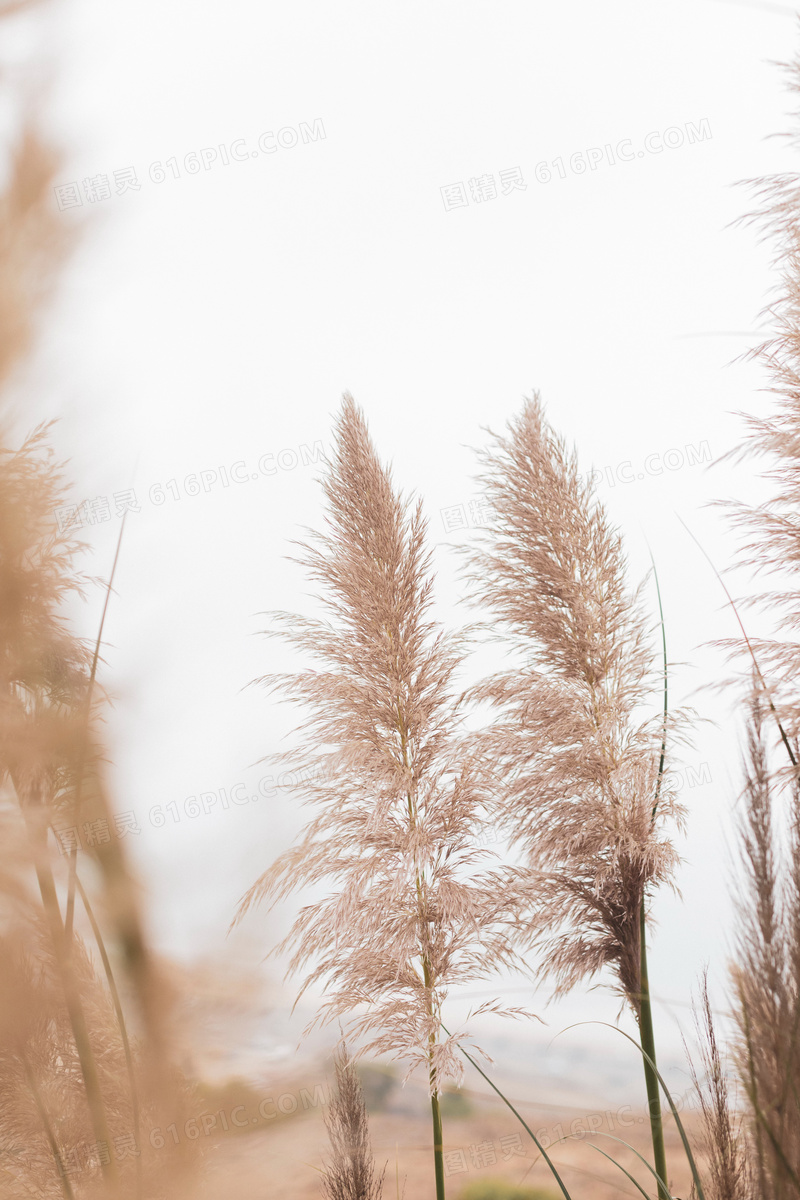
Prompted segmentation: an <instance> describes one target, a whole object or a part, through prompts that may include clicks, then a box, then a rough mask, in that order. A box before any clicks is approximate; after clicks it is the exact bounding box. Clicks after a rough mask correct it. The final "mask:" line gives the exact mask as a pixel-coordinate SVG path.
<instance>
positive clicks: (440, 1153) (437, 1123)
mask: <svg viewBox="0 0 800 1200" xmlns="http://www.w3.org/2000/svg"><path fill="white" fill-rule="evenodd" d="M431 1074H433V1071H432V1070H431ZM431 1113H432V1114H433V1170H434V1174H435V1175H436V1200H445V1197H444V1147H443V1144H442V1111H441V1108H440V1107H439V1093H438V1092H433V1093H432V1095H431Z"/></svg>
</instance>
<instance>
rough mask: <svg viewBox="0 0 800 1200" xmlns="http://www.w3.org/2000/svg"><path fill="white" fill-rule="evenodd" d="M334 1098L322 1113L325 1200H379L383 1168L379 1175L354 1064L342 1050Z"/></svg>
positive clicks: (336, 1062)
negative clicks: (326, 1144) (327, 1155)
mask: <svg viewBox="0 0 800 1200" xmlns="http://www.w3.org/2000/svg"><path fill="white" fill-rule="evenodd" d="M334 1065H335V1069H336V1094H335V1095H334V1097H333V1099H332V1100H331V1102H330V1104H329V1105H328V1108H327V1110H326V1112H325V1126H326V1128H327V1130H328V1137H329V1138H330V1143H331V1159H330V1162H329V1164H328V1167H327V1170H326V1172H325V1175H324V1178H323V1185H322V1190H323V1194H324V1195H325V1197H326V1198H327V1200H380V1198H381V1196H382V1195H383V1178H384V1175H385V1172H386V1168H385V1167H384V1169H383V1171H382V1172H381V1173H380V1175H378V1174H377V1172H376V1170H375V1160H374V1159H373V1157H372V1149H371V1146H370V1138H369V1121H368V1120H367V1108H366V1105H365V1104H364V1096H363V1093H362V1091H361V1083H360V1082H359V1078H358V1072H357V1071H356V1067H355V1063H354V1062H353V1060H352V1059H351V1058H350V1057H349V1055H348V1053H347V1048H346V1047H345V1046H343V1047H341V1049H340V1050H339V1051H338V1052H337V1054H336V1056H335V1059H334Z"/></svg>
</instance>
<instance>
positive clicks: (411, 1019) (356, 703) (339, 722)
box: [236, 395, 520, 1188]
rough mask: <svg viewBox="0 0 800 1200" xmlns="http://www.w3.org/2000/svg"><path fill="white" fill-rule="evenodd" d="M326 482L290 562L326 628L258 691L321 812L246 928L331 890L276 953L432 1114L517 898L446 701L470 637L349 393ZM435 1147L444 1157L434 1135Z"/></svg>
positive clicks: (416, 517)
mask: <svg viewBox="0 0 800 1200" xmlns="http://www.w3.org/2000/svg"><path fill="white" fill-rule="evenodd" d="M323 487H324V492H325V497H326V499H327V514H326V515H327V526H328V529H327V532H325V533H319V534H312V535H311V539H310V541H309V542H305V543H300V545H301V549H302V551H303V554H302V556H301V557H300V558H299V559H298V560H297V561H299V562H300V563H301V564H302V565H303V566H304V568H305V570H306V572H307V575H308V577H309V578H310V579H311V580H313V582H314V583H315V584H316V585H317V586H318V588H319V591H320V597H321V600H322V602H323V603H324V605H325V607H326V609H327V614H328V619H327V620H312V619H309V618H301V617H297V616H290V615H281V614H277V616H276V630H275V632H276V633H277V634H278V635H279V636H282V637H284V638H286V639H288V641H289V642H290V643H291V644H292V645H293V646H294V647H296V648H297V649H298V650H299V651H300V652H301V653H303V654H304V655H305V656H307V657H308V658H309V659H311V660H316V663H315V665H314V666H309V667H308V668H307V669H305V670H302V671H298V672H296V673H292V674H284V675H270V676H266V677H264V678H263V679H261V680H259V681H257V682H260V683H263V684H265V685H267V686H268V687H270V688H277V689H278V690H279V691H280V692H281V693H282V694H283V695H285V696H288V697H289V699H290V700H291V701H293V702H295V703H298V704H300V705H302V706H303V707H304V709H305V710H306V712H307V713H308V716H307V719H306V720H305V721H304V722H303V724H302V725H300V727H299V732H300V733H301V734H302V735H303V736H302V740H301V743H300V748H299V749H297V748H296V749H294V750H293V751H292V752H291V757H292V758H293V760H294V762H295V763H297V762H298V761H299V760H300V756H301V755H302V757H303V759H304V760H305V761H306V762H307V763H308V765H309V766H310V767H311V768H312V769H311V772H310V773H311V781H310V782H309V783H307V784H304V789H305V792H306V803H307V804H308V805H309V807H310V808H311V809H312V810H314V813H315V815H314V816H313V818H312V819H311V820H310V822H309V824H308V826H307V829H306V831H305V833H304V834H303V836H302V837H301V838H300V839H299V841H298V842H297V843H296V844H295V845H294V846H293V847H291V848H290V849H289V850H288V851H287V852H286V853H284V854H283V855H281V856H280V857H279V859H278V860H277V861H276V862H275V863H274V864H273V865H272V866H271V867H270V868H269V869H268V870H267V871H266V872H265V873H264V874H263V875H262V876H261V878H260V879H259V880H258V881H257V882H256V883H255V884H254V886H253V887H252V888H251V889H250V890H249V891H248V892H247V894H246V895H245V896H244V897H243V899H242V901H241V903H240V906H239V910H238V913H237V917H236V920H239V919H241V918H242V916H243V915H244V914H245V913H246V912H247V910H248V909H249V908H250V906H251V905H253V904H255V903H258V902H260V901H261V900H263V899H265V898H266V897H270V899H271V900H272V902H273V903H274V902H275V901H277V900H278V899H280V898H282V897H285V896H287V895H289V894H290V893H291V892H292V891H293V890H294V889H295V888H297V887H299V886H307V885H319V884H322V883H323V882H327V884H328V888H329V890H328V892H327V894H326V895H325V896H324V897H323V898H322V899H317V900H314V901H313V902H311V903H309V904H308V905H306V906H305V907H304V908H303V909H302V910H301V912H300V914H299V916H298V917H297V919H296V920H295V922H294V924H293V926H292V928H291V930H290V933H289V935H288V936H287V938H286V939H285V941H284V942H283V943H282V944H281V946H280V947H278V950H284V949H289V948H292V949H293V950H294V953H293V956H292V957H291V960H290V964H289V970H290V971H292V972H296V971H300V970H303V969H306V968H309V969H308V971H307V974H306V975H305V979H304V982H303V985H302V989H301V992H300V995H302V994H303V992H305V990H306V989H307V988H309V987H310V986H312V985H314V984H317V983H321V982H322V981H323V980H324V981H325V984H326V986H325V996H324V999H323V1000H322V1001H321V1002H320V1007H319V1012H318V1016H317V1018H315V1020H321V1021H328V1020H331V1019H343V1020H346V1021H347V1022H348V1029H347V1034H348V1037H350V1038H354V1039H359V1040H360V1039H362V1038H365V1039H366V1042H365V1044H363V1045H362V1046H361V1049H360V1051H358V1052H357V1055H358V1054H363V1053H368V1052H370V1053H375V1054H383V1053H388V1054H391V1055H392V1056H393V1057H395V1058H405V1059H406V1060H407V1061H408V1062H409V1064H410V1066H409V1073H410V1072H411V1071H412V1070H414V1069H415V1068H416V1067H418V1066H420V1065H421V1066H423V1067H424V1068H425V1070H426V1071H427V1076H428V1084H429V1089H430V1093H431V1098H432V1104H433V1105H434V1109H435V1110H436V1107H437V1104H438V1093H439V1090H440V1087H441V1084H442V1081H443V1080H445V1079H446V1078H448V1077H451V1078H454V1079H455V1080H457V1081H460V1079H461V1077H462V1074H463V1068H462V1064H461V1060H460V1058H459V1056H458V1053H457V1050H458V1046H459V1044H460V1043H461V1041H462V1040H463V1038H464V1037H465V1036H466V1035H464V1034H462V1033H460V1032H458V1031H457V1032H456V1033H454V1034H453V1035H452V1036H444V1035H443V1032H442V1015H441V1014H442V1005H443V1003H444V1001H445V998H446V996H447V993H448V990H449V989H450V988H451V987H453V986H454V985H457V984H461V983H466V982H468V981H471V980H475V979H481V978H484V977H485V975H486V974H487V972H489V971H491V970H493V969H494V968H495V967H497V966H499V965H502V964H511V963H513V962H515V961H516V957H515V954H514V952H513V950H512V948H511V946H510V938H511V933H512V930H513V924H514V916H515V912H517V911H519V902H520V896H519V889H518V887H517V879H516V874H515V872H513V871H512V870H511V869H509V868H505V867H500V866H496V865H495V866H493V865H492V863H493V861H495V856H494V855H493V854H492V853H491V852H490V851H488V850H487V849H484V848H482V847H481V846H480V845H479V844H478V840H479V838H480V835H481V832H482V830H483V827H484V812H485V805H486V803H487V802H488V799H489V796H488V789H489V777H488V773H487V771H486V768H485V766H484V765H483V763H482V762H481V761H480V759H479V758H478V756H476V755H474V754H472V753H471V751H470V748H469V747H468V746H467V745H466V744H465V741H464V737H463V735H462V733H461V720H462V717H463V715H464V714H463V711H462V701H461V698H460V697H459V696H457V695H456V694H455V692H454V690H453V689H454V673H455V670H456V668H457V667H458V665H459V663H460V662H461V659H462V657H463V655H464V653H465V642H464V639H463V638H460V637H455V636H452V635H447V634H445V633H443V632H442V631H441V630H440V629H439V628H438V627H437V625H436V624H435V623H434V622H433V621H432V620H431V617H430V615H429V614H430V606H431V603H432V587H433V577H432V572H431V567H430V553H429V551H427V550H426V548H425V544H424V538H425V528H426V524H425V520H424V518H423V515H422V510H421V506H420V504H419V503H417V504H416V505H414V506H413V507H412V506H411V503H410V501H408V500H406V499H405V498H404V497H403V496H402V495H401V494H399V493H397V492H396V491H395V489H394V487H393V483H392V477H391V472H390V470H389V468H388V467H385V466H383V465H382V464H381V463H380V461H379V459H378V457H377V454H376V452H375V449H374V447H373V445H372V442H371V440H370V437H369V433H368V429H367V425H366V422H365V419H364V416H363V414H362V413H361V411H360V409H359V408H358V407H357V406H356V404H355V402H354V400H353V399H352V397H351V396H349V395H345V397H344V401H343V404H342V409H341V412H340V414H339V417H338V419H337V422H336V447H335V453H334V455H333V458H332V460H331V461H330V462H329V464H328V470H327V474H326V476H325V478H324V481H323ZM284 757H286V756H284ZM515 906H516V907H515ZM298 998H299V997H298ZM486 1007H493V1006H486ZM495 1007H496V1006H495ZM313 1023H314V1022H312V1024H313ZM435 1120H436V1118H435V1114H434V1124H435ZM434 1140H435V1144H436V1145H437V1146H438V1147H439V1150H440V1147H441V1127H440V1126H439V1131H438V1133H437V1132H436V1130H435V1131H434ZM440 1168H441V1162H439V1164H438V1167H437V1169H440ZM441 1186H442V1188H443V1183H442V1185H441Z"/></svg>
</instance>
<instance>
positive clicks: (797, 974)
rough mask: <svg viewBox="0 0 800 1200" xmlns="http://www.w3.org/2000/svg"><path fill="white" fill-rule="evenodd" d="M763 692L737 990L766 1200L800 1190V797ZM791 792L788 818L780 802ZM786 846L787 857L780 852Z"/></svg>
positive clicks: (750, 755)
mask: <svg viewBox="0 0 800 1200" xmlns="http://www.w3.org/2000/svg"><path fill="white" fill-rule="evenodd" d="M765 714H766V703H765V698H764V695H763V690H762V689H761V688H756V689H754V693H753V696H752V698H751V702H750V720H749V728H748V741H747V758H746V764H745V787H744V793H743V800H744V814H743V817H742V821H741V857H742V868H743V880H744V885H743V888H742V890H741V892H740V895H739V897H738V903H737V940H736V951H735V965H734V969H733V977H734V984H735V989H736V995H737V1005H736V1019H737V1024H738V1067H739V1074H740V1076H741V1079H742V1083H743V1086H744V1090H745V1093H746V1096H747V1100H748V1107H749V1133H750V1141H751V1147H752V1149H751V1160H752V1165H751V1169H752V1172H753V1173H754V1175H755V1181H756V1187H757V1189H758V1195H759V1197H761V1198H763V1200H773V1198H777V1197H779V1196H782V1195H786V1194H790V1193H791V1194H794V1193H796V1191H797V1190H798V1187H799V1186H800V1101H798V1096H799V1095H800V1045H798V1030H800V789H798V786H797V784H796V783H792V784H791V785H787V784H786V782H785V781H782V780H780V779H776V777H775V773H774V772H773V771H772V770H771V768H770V764H769V756H768V752H767V748H766V744H765V737H764V729H763V725H764V720H765V719H766V718H765ZM787 787H790V794H789V797H788V799H789V804H788V806H787V805H783V806H782V807H783V808H784V809H785V808H786V807H788V809H789V811H788V813H786V812H784V814H783V815H782V814H781V812H780V808H778V807H777V805H776V800H777V799H778V797H779V795H780V794H781V793H783V798H786V791H787ZM781 842H785V847H786V848H785V851H784V852H783V853H780V852H779V850H778V845H779V844H780V843H781Z"/></svg>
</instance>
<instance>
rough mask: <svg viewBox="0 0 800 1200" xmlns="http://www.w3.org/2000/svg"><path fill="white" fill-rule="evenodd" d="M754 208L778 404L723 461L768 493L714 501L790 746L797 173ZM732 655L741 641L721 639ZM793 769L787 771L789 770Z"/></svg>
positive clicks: (799, 249)
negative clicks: (733, 533)
mask: <svg viewBox="0 0 800 1200" xmlns="http://www.w3.org/2000/svg"><path fill="white" fill-rule="evenodd" d="M784 69H785V71H786V72H787V75H788V86H789V89H790V91H791V92H792V93H794V94H795V95H796V94H797V93H798V92H800V57H798V56H795V58H794V59H793V60H792V61H791V62H790V63H787V64H784ZM792 116H793V118H794V128H793V130H792V132H791V133H789V134H787V135H784V136H786V137H787V138H788V140H789V143H790V145H791V147H792V148H793V149H794V150H800V110H795V112H794V113H793V114H792ZM744 183H745V184H746V185H747V186H748V187H749V188H750V189H751V192H752V193H753V195H754V198H755V199H756V201H757V202H758V203H757V207H756V208H755V209H754V210H753V211H751V212H749V213H746V214H745V215H744V216H743V217H742V218H741V220H742V221H743V222H745V223H751V224H753V225H754V226H756V228H758V229H759V230H760V231H761V234H762V236H763V237H764V238H766V239H769V241H770V243H771V245H772V248H773V263H772V265H773V268H774V269H775V270H776V271H777V273H778V282H777V284H776V286H775V289H774V295H773V298H772V299H771V301H770V303H769V304H768V305H767V306H766V308H765V309H764V310H763V311H762V313H761V314H760V316H761V317H762V318H766V319H767V320H768V323H769V326H770V332H769V335H768V336H767V337H766V338H765V340H763V341H762V342H761V343H760V344H758V345H757V346H755V347H754V348H753V349H752V350H751V351H750V352H749V353H748V355H747V357H748V358H751V359H754V360H755V361H757V362H759V363H760V364H761V366H762V367H763V369H764V371H765V374H766V378H767V381H768V386H767V388H766V389H765V390H766V391H767V392H768V393H769V394H771V395H772V396H774V397H775V401H774V405H773V408H772V411H771V412H769V413H768V414H766V415H764V416H756V415H753V414H741V415H742V417H743V420H744V422H745V427H746V432H745V436H744V437H743V439H742V441H741V443H740V444H739V445H738V446H736V447H734V448H733V449H732V450H731V451H729V452H728V454H726V455H724V456H723V459H722V460H721V461H726V460H728V461H732V462H736V463H740V462H752V463H760V464H761V465H762V467H763V473H762V478H763V479H764V480H765V481H766V482H767V483H768V484H769V485H770V494H769V495H768V496H767V497H766V498H765V499H764V500H762V501H761V502H760V503H758V504H746V503H743V502H740V501H737V500H726V501H720V502H719V504H720V505H721V506H722V507H723V508H726V509H727V510H728V512H729V514H730V516H731V519H732V523H733V526H734V528H735V529H736V530H737V531H738V533H739V535H740V539H741V540H740V548H739V554H738V561H737V565H738V566H739V567H743V568H745V569H747V570H749V571H750V572H752V573H753V574H754V575H755V577H756V579H757V580H758V582H759V587H760V590H759V591H758V593H757V594H755V595H754V596H752V597H751V598H750V599H749V600H748V601H747V603H748V604H749V605H751V606H752V605H757V606H758V607H759V609H760V610H761V611H762V612H763V613H764V614H769V617H770V619H771V620H774V619H777V624H776V627H775V628H774V630H773V632H772V636H770V637H768V638H751V639H750V643H751V647H752V649H753V650H754V651H755V654H756V657H757V660H758V663H759V664H760V668H761V669H762V670H763V672H764V675H763V676H762V680H763V679H765V678H768V679H769V690H770V692H771V693H772V696H773V697H774V701H775V703H776V704H777V708H778V711H779V714H780V719H781V722H782V724H783V726H784V728H785V730H786V732H787V734H788V738H789V740H790V741H794V740H795V739H796V738H797V736H798V733H800V699H799V698H798V693H797V688H796V686H795V681H796V679H797V675H798V669H799V668H800V640H799V639H798V631H799V630H800V594H799V593H798V590H797V584H796V577H797V572H798V570H800V525H798V516H797V514H798V511H800V175H797V174H796V173H784V174H775V175H769V176H765V177H762V178H759V179H751V180H745V181H744ZM720 644H721V645H724V646H727V647H728V648H729V649H731V650H733V651H734V652H739V651H741V650H742V649H743V648H744V647H743V645H742V643H741V641H732V640H728V641H726V642H721V643H720ZM794 771H796V764H792V768H791V772H790V773H792V772H794Z"/></svg>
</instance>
